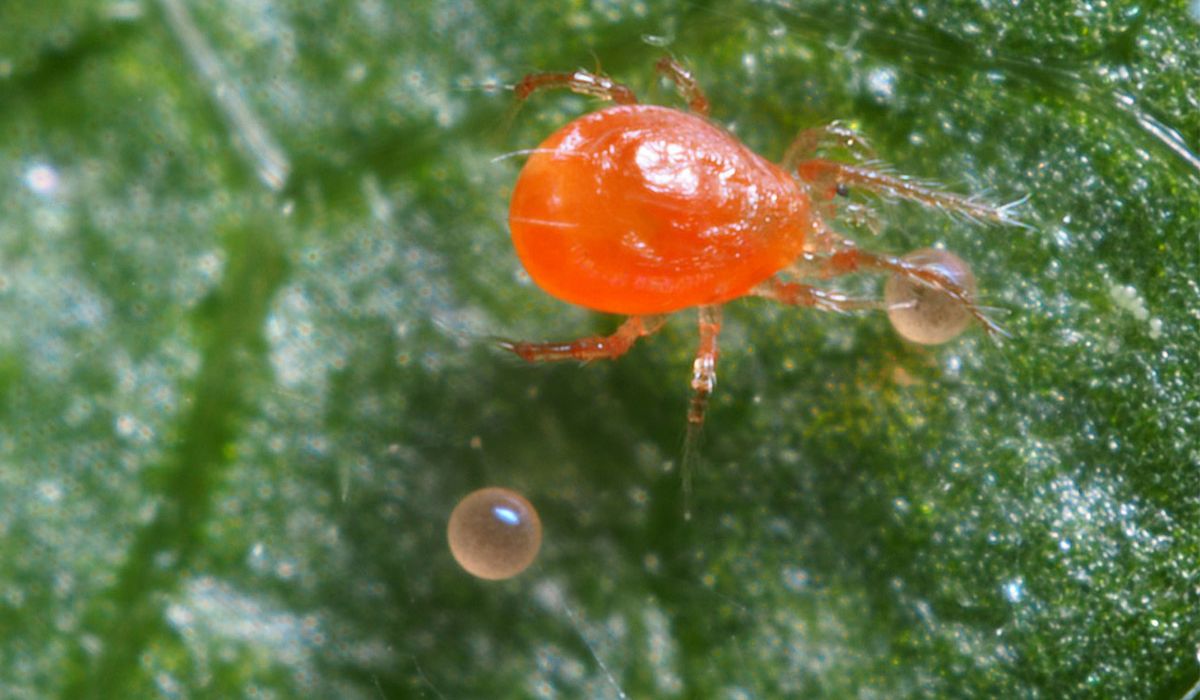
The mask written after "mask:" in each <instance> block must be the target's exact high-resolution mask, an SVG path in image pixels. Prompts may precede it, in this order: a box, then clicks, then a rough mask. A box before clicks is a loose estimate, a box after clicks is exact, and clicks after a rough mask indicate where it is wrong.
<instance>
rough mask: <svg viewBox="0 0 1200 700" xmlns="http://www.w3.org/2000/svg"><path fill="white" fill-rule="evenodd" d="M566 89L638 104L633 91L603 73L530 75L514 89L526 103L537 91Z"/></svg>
mask: <svg viewBox="0 0 1200 700" xmlns="http://www.w3.org/2000/svg"><path fill="white" fill-rule="evenodd" d="M545 88H566V89H567V90H570V91H571V92H577V93H579V94H580V95H590V96H592V97H599V98H600V99H602V100H609V101H612V102H616V103H617V104H621V105H634V104H637V97H635V96H634V94H633V90H630V89H629V88H628V87H626V86H624V85H622V84H621V83H618V82H616V81H614V80H613V79H612V78H610V77H608V76H607V75H604V74H601V73H590V72H588V71H585V70H577V71H575V72H573V73H530V74H529V75H527V76H525V77H524V78H522V79H521V82H519V83H517V85H516V87H514V88H513V92H514V93H516V96H517V100H518V101H520V102H524V101H525V100H526V99H528V98H529V96H530V95H531V94H533V93H534V92H535V91H537V90H542V89H545Z"/></svg>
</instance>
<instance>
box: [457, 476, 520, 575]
mask: <svg viewBox="0 0 1200 700" xmlns="http://www.w3.org/2000/svg"><path fill="white" fill-rule="evenodd" d="M446 536H447V538H448V539H449V541H450V553H451V554H453V555H454V559H455V561H457V562H458V564H459V566H461V567H462V568H464V569H466V570H467V573H469V574H471V575H473V576H478V577H479V578H482V579H488V580H491V581H495V580H500V579H506V578H511V577H513V576H516V575H517V574H519V573H521V572H522V571H524V570H525V569H526V568H527V567H528V566H529V565H530V564H532V563H533V560H534V559H535V558H536V557H537V553H538V549H539V548H540V547H541V546H542V521H541V519H539V518H538V514H537V511H536V510H534V508H533V505H532V504H530V503H529V501H527V500H526V499H525V497H524V496H522V495H521V494H519V493H517V492H515V491H510V490H509V489H504V488H498V487H489V488H484V489H479V490H478V491H473V492H471V493H470V494H467V496H466V497H465V498H463V499H462V500H461V501H459V502H458V505H457V506H455V507H454V511H453V512H452V513H450V524H449V525H448V526H447V528H446Z"/></svg>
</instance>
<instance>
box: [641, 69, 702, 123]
mask: <svg viewBox="0 0 1200 700" xmlns="http://www.w3.org/2000/svg"><path fill="white" fill-rule="evenodd" d="M654 68H655V70H657V71H658V72H659V73H662V74H663V75H665V76H667V77H668V78H670V79H671V82H673V83H675V87H676V88H677V89H678V90H679V94H680V95H682V96H683V99H685V100H687V103H688V108H689V109H691V110H692V111H693V112H695V113H696V114H699V115H700V116H703V117H707V116H708V97H707V96H706V95H705V94H704V90H703V89H702V88H701V87H700V83H698V82H696V78H695V76H693V75H692V72H691V71H689V70H688V69H687V68H685V67H684V66H683V64H682V63H680V62H679V61H676V60H675V59H673V58H671V57H670V56H663V57H662V58H660V59H658V62H657V63H655V64H654Z"/></svg>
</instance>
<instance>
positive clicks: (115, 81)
mask: <svg viewBox="0 0 1200 700" xmlns="http://www.w3.org/2000/svg"><path fill="white" fill-rule="evenodd" d="M668 52H669V53H670V54H672V55H674V56H676V57H678V58H679V59H680V60H681V61H683V62H684V63H686V64H687V65H688V66H689V67H690V68H691V69H692V70H693V71H694V73H695V74H696V76H697V78H698V79H699V81H700V83H701V84H702V85H703V87H704V89H705V90H706V91H707V93H708V95H709V97H710V98H711V100H712V104H713V115H712V118H713V119H714V121H716V122H717V123H719V124H721V125H723V126H725V127H727V128H729V129H730V130H732V131H733V132H734V133H736V134H737V135H738V136H739V137H740V138H741V139H743V140H744V141H745V142H746V143H747V144H749V145H750V146H751V147H752V148H754V149H755V150H756V151H758V152H760V153H763V154H764V155H766V156H767V157H769V158H772V159H778V158H779V157H780V155H781V154H782V152H783V150H784V148H785V147H786V146H787V144H788V142H789V141H790V139H791V138H792V137H793V136H794V134H795V133H796V132H798V131H799V130H800V129H802V128H806V127H811V126H816V125H820V124H824V123H827V122H830V121H832V120H835V119H840V120H843V121H844V122H846V123H849V124H851V125H853V126H854V127H856V128H858V129H859V130H861V131H862V132H863V133H864V134H865V135H867V137H869V139H870V140H871V141H872V143H873V144H874V146H875V148H876V150H877V151H878V153H879V154H880V157H881V158H883V159H885V160H886V161H888V162H889V163H891V164H892V165H894V166H895V167H896V169H897V170H899V171H901V172H904V173H910V174H913V175H918V176H921V177H923V178H929V179H932V180H937V181H939V182H942V183H945V185H946V187H947V188H948V189H951V190H954V191H958V192H968V193H982V194H984V195H986V196H987V197H988V198H990V199H992V200H994V201H998V202H1007V201H1014V200H1018V199H1021V198H1024V197H1028V199H1027V201H1026V202H1025V203H1024V204H1023V205H1022V206H1021V208H1020V212H1021V214H1020V215H1021V218H1022V220H1023V221H1024V223H1026V224H1027V227H1025V228H1021V227H996V226H979V225H971V224H970V223H969V222H964V221H960V220H957V219H955V218H953V217H948V216H944V215H942V214H940V213H937V212H930V211H925V210H920V209H918V208H916V207H913V206H910V205H907V204H903V203H890V202H877V203H876V206H877V207H878V210H879V212H880V215H881V219H882V221H883V223H884V230H883V232H882V233H881V234H880V235H879V236H878V237H873V236H872V234H870V233H867V232H862V231H854V230H853V229H852V228H847V230H851V231H852V233H853V235H854V236H855V237H856V239H857V240H859V241H860V242H861V243H862V245H863V246H864V247H867V248H869V249H872V250H878V251H885V252H893V253H903V252H905V251H908V250H912V249H915V248H918V247H924V246H928V245H934V244H937V245H943V246H945V247H946V248H948V249H950V250H953V251H955V252H956V253H957V254H959V255H960V256H961V257H962V258H964V259H965V260H967V261H969V262H970V263H971V265H972V266H973V269H974V272H975V274H976V276H977V278H978V279H979V284H980V288H981V290H982V295H983V300H984V302H983V303H985V304H986V305H988V306H989V307H993V308H994V309H996V310H995V311H993V312H992V313H993V315H995V316H996V317H997V318H998V319H999V320H1000V322H1001V323H1002V325H1003V326H1004V327H1005V328H1006V330H1007V331H1008V332H1009V333H1010V334H1011V338H1009V339H1007V340H1006V341H1004V342H999V343H998V342H993V341H992V340H990V339H988V338H987V337H985V336H984V335H983V334H982V333H981V332H980V331H979V330H978V329H976V330H974V331H972V332H969V333H968V334H967V335H965V336H964V337H962V338H960V339H958V340H956V341H954V342H952V343H950V344H948V345H945V346H940V347H936V348H922V347H917V346H913V345H910V344H907V343H905V342H904V341H902V340H900V339H899V338H898V337H897V336H896V335H895V334H894V332H893V331H892V330H891V328H890V327H889V325H888V321H887V319H886V318H885V317H884V315H883V314H879V313H868V314H862V315H832V314H827V313H821V312H818V311H810V310H804V309H794V308H783V307H778V306H774V305H772V304H770V303H767V302H764V301H761V300H740V301H737V302H734V303H733V304H731V305H730V306H729V307H728V308H727V309H726V314H725V321H726V323H725V330H724V332H723V335H722V338H721V343H722V357H721V362H720V366H719V369H718V371H719V376H720V382H719V388H718V390H717V393H716V394H715V395H714V397H713V403H712V406H711V408H710V412H709V416H708V425H707V430H706V434H705V439H704V443H703V446H702V455H703V458H702V463H701V465H700V469H699V470H698V471H697V473H696V474H695V475H694V477H695V478H694V485H695V492H694V507H695V517H694V518H693V519H692V520H691V521H685V520H684V519H683V517H682V514H683V500H682V491H681V487H680V475H679V473H678V469H677V465H678V462H679V457H680V454H681V445H682V439H683V434H684V424H685V421H684V416H685V410H686V406H687V402H688V396H689V392H690V388H689V382H688V380H689V378H690V362H691V358H692V355H693V353H694V351H695V343H696V335H695V333H696V331H695V317H694V313H693V312H682V313H680V314H678V315H677V317H675V318H673V320H672V321H671V323H669V324H668V326H667V327H666V328H665V329H664V330H663V331H661V332H660V333H658V334H657V335H656V336H654V337H653V338H650V339H647V340H645V341H643V342H642V343H640V344H639V345H638V346H637V347H635V348H634V349H633V351H631V352H630V353H629V354H628V355H626V356H625V357H624V358H621V359H620V360H618V361H615V362H594V363H591V364H587V365H578V364H574V363H560V364H540V365H527V364H524V363H522V362H520V361H519V360H518V359H516V358H514V357H511V356H509V355H507V354H505V353H503V352H502V351H501V350H499V349H497V348H496V347H495V346H494V344H493V342H492V338H494V337H497V336H499V337H506V338H522V339H530V340H540V339H555V340H559V339H568V338H573V337H578V336H580V335H586V334H590V333H605V332H609V331H610V330H611V329H612V328H614V327H615V325H616V323H617V322H618V319H616V318H613V317H608V316H603V315H597V314H592V313H589V312H586V311H584V310H582V309H578V308H574V307H570V306H568V305H566V304H563V303H561V302H558V301H556V300H554V299H553V298H551V297H549V296H548V295H546V294H544V293H543V292H541V291H540V290H539V289H537V288H536V287H535V286H534V285H533V284H532V283H531V282H530V281H529V279H528V277H527V276H525V275H524V273H523V272H522V270H521V268H520V264H519V262H518V261H517V258H516V256H515V254H514V252H513V250H512V247H511V244H510V242H509V238H508V234H507V222H506V215H507V199H508V195H509V193H510V192H511V188H512V185H513V183H514V181H515V178H516V175H517V172H518V171H519V168H520V166H521V162H522V156H521V155H520V151H522V150H523V149H528V148H531V147H533V146H535V145H536V144H537V143H539V142H540V140H541V139H542V138H544V137H545V136H546V135H548V134H549V133H550V132H551V131H553V130H554V129H555V128H557V127H558V126H560V125H562V124H564V123H566V122H567V121H569V120H570V119H571V118H572V117H574V116H577V115H579V114H582V113H584V112H586V111H588V110H592V109H595V108H597V103H596V101H594V100H591V99H588V98H584V97H581V96H578V95H572V94H570V93H566V92H548V93H545V94H540V93H539V94H538V95H536V96H535V97H534V98H533V99H531V100H530V101H529V102H528V103H527V104H525V105H524V106H522V107H521V108H520V109H519V110H517V109H515V107H514V102H513V98H512V95H511V93H510V92H509V91H508V90H507V89H504V86H510V85H512V84H514V83H516V82H517V81H518V80H520V78H521V77H522V76H524V75H525V74H527V73H529V72H534V71H570V70H575V69H577V68H587V69H593V70H595V69H600V70H603V71H604V72H606V73H608V74H610V75H612V76H613V77H614V78H615V79H617V80H620V81H622V82H624V83H626V84H628V85H629V86H630V87H631V88H632V89H634V90H635V91H636V92H637V93H638V95H639V96H640V97H641V98H642V99H643V100H645V101H649V102H657V103H661V104H668V105H676V106H678V105H679V104H680V101H679V98H678V97H677V96H676V95H675V94H674V92H673V90H672V89H671V87H670V85H669V84H667V83H665V82H663V81H661V80H660V79H659V78H657V77H656V75H655V73H654V70H653V64H654V62H655V61H656V60H657V59H658V58H660V57H661V56H663V55H664V54H665V53H668ZM1197 149H1200V5H1197V3H1196V2H1194V1H1193V2H1190V3H1189V2H1145V3H1141V4H1136V3H1124V2H1110V3H1104V2H1099V3H1095V2H1093V3H1084V2H1067V1H1065V0H1041V1H1037V0H1034V1H1032V2H1030V1H1026V2H1016V1H1014V2H1012V3H991V2H985V3H955V2H932V3H923V4H914V3H910V2H880V3H861V4H843V3H837V2H802V1H799V0H797V1H795V2H787V1H785V0H775V1H766V0H764V1H762V2H732V3H710V2H684V1H683V0H678V1H676V2H662V3H645V2H623V1H612V2H610V1H607V0H605V1H601V0H596V1H594V2H568V3H557V2H542V1H541V0H532V1H530V2H519V3H518V2H477V3H473V2H466V1H458V2H432V1H430V2H423V1H421V0H417V1H416V2H383V1H381V0H364V1H363V2H353V3H350V2H335V1H332V0H322V1H310V0H251V1H248V2H243V1H240V0H239V1H234V0H224V1H220V2H213V3H199V2H187V1H186V0H160V1H159V2H151V1H150V0H106V1H105V2H85V1H84V0H61V1H58V2H47V3H32V2H16V1H10V2H5V3H3V4H0V184H2V185H3V187H2V188H0V415H2V422H0V696H3V697H5V698H53V697H62V698H135V697H136V698H140V697H168V698H177V697H188V698H209V697H211V698H233V697H247V698H250V697H259V698H261V697H275V698H286V697H327V698H408V697H428V698H509V697H511V698H521V697H564V698H574V697H598V698H616V697H634V698H643V697H681V698H682V697H688V698H729V699H731V700H732V699H735V698H776V697H829V698H844V697H864V698H875V697H878V698H895V697H955V698H957V697H1045V698H1068V697H1121V698H1172V699H1174V698H1182V697H1184V696H1186V697H1188V698H1192V697H1194V696H1195V694H1196V689H1195V686H1196V684H1197V680H1198V679H1200V662H1198V659H1197V653H1198V644H1200V637H1198V634H1200V632H1198V631H1200V438H1198V437H1197V434H1198V432H1200V376H1198V375H1200V372H1198V368H1200V282H1198V279H1200V158H1198V157H1197V155H1196V152H1195V151H1196V150H1197ZM855 196H858V195H855ZM843 226H845V224H843ZM881 281H882V280H880V279H877V278H867V277H862V278H854V279H850V280H848V281H844V282H839V284H840V286H841V288H843V289H847V290H850V291H855V292H858V293H866V294H878V290H879V288H880V282H881ZM489 485H500V486H507V487H510V488H514V489H517V490H519V491H521V492H522V493H524V494H525V495H526V496H527V497H528V498H529V499H530V500H531V501H532V502H533V503H534V505H535V506H536V507H537V509H538V511H539V513H540V515H541V519H542V521H543V523H544V527H545V540H544V545H543V548H542V552H541V554H540V556H539V558H538V560H537V562H535V564H534V566H533V567H532V568H531V569H530V570H528V571H526V572H525V573H524V574H522V575H520V576H518V577H516V578H514V579H511V580H508V581H502V582H486V581H482V580H478V579H474V578H472V577H471V576H469V575H468V574H466V573H465V572H464V571H463V570H462V569H460V568H459V567H458V566H457V565H456V563H455V562H454V560H453V559H452V558H451V556H450V553H449V549H448V547H447V545H446V541H445V526H446V519H447V518H448V516H449V513H450V511H451V509H452V508H453V507H454V505H455V503H456V502H457V501H458V500H459V499H460V498H461V497H462V496H464V495H465V494H467V493H468V492H470V491H472V490H474V489H476V488H480V487H483V486H489Z"/></svg>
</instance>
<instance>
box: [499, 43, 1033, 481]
mask: <svg viewBox="0 0 1200 700" xmlns="http://www.w3.org/2000/svg"><path fill="white" fill-rule="evenodd" d="M657 68H658V70H659V71H660V72H662V73H663V74H665V75H666V76H667V77H668V78H670V79H671V80H672V81H673V82H674V83H675V84H676V86H677V87H678V88H679V91H680V92H681V94H682V95H683V97H684V98H685V99H686V100H687V102H688V104H689V106H690V110H691V111H690V113H689V112H683V111H680V110H676V109H671V108H668V107H660V106H654V105H643V104H638V102H637V99H636V97H635V96H634V94H633V92H632V91H631V90H630V89H629V88H628V87H626V86H624V85H621V84H619V83H616V82H614V81H612V80H611V79H610V78H608V77H606V76H604V75H598V74H594V73H589V72H586V71H576V72H574V73H536V74H532V75H528V76H526V77H525V79H524V80H522V81H521V82H520V83H519V84H518V85H517V87H516V93H517V97H518V99H521V100H523V99H525V98H527V97H528V96H529V95H530V93H532V92H534V91H535V90H538V89H541V88H550V87H554V88H566V89H569V90H572V91H575V92H578V93H582V94H586V95H591V96H594V97H598V98H601V99H605V100H609V101H612V102H614V103H616V104H615V105H614V106H610V107H607V108H605V109H601V110H599V111H596V112H592V113H590V114H586V115H584V116H582V117H579V118H578V119H575V120H574V121H572V122H570V123H569V124H567V125H566V126H564V127H562V128H561V129H559V130H558V131H556V132H555V133H554V134H552V135H551V136H550V137H549V138H547V139H546V140H545V141H544V142H542V144H541V145H540V146H538V148H536V149H535V150H534V151H532V153H531V155H530V157H529V159H528V160H527V162H526V163H525V167H524V168H523V169H522V171H521V174H520V177H519V178H518V180H517V184H516V188H515V189H514V191H513V195H512V203H511V206H510V209H509V227H510V229H511V231H512V239H513V244H514V246H515V247H516V251H517V255H518V256H519V257H520V259H521V262H522V264H523V265H524V266H525V269H526V271H528V273H529V275H530V277H531V278H532V279H533V281H534V282H536V283H537V285H538V286H539V287H541V288H542V289H544V290H545V291H546V292H548V293H550V294H551V295H553V296H555V297H558V298H559V299H562V300H563V301H567V302H570V303H572V304H577V305H579V306H584V307H587V308H590V309H595V310H597V311H603V312H608V313H613V314H622V315H625V316H628V319H627V320H626V321H625V322H624V323H623V324H622V325H621V326H620V328H618V329H617V331H616V332H615V333H613V334H612V335H608V336H593V337H587V338H581V339H579V340H575V341H572V342H566V343H528V342H509V341H505V342H502V346H503V347H505V348H506V349H508V350H511V351H512V352H514V353H516V354H517V355H519V356H521V357H522V358H524V359H526V360H529V361H538V360H566V359H576V360H592V359H599V358H614V357H617V356H619V355H621V354H623V353H625V352H626V351H627V350H628V349H629V348H630V347H631V346H632V345H633V343H634V342H635V341H636V340H637V339H638V338H640V337H642V336H646V335H649V334H651V333H653V332H654V331H656V330H657V329H658V328H660V327H661V326H662V324H663V322H664V320H665V314H669V313H671V312H674V311H679V310H681V309H688V308H697V309H698V310H699V323H700V347H699V350H698V352H697V354H696V359H695V363H694V365H693V376H692V388H693V398H692V401H691V406H690V409H689V411H688V425H689V431H688V432H689V437H688V446H689V447H690V446H691V444H692V443H693V442H694V439H695V436H696V435H697V434H698V431H699V428H700V426H701V425H702V424H703V420H704V412H705V407H706V405H707V400H708V396H709V394H710V393H711V391H712V389H713V386H714V383H715V381H716V360H717V335H718V333H719V332H720V327H721V305H722V304H724V303H726V302H728V301H732V300H734V299H737V298H739V297H744V296H759V297H767V298H770V299H774V300H776V301H779V302H782V303H785V304H791V305H796V306H812V307H816V308H820V309H825V310H832V311H851V310H856V309H864V308H877V309H878V308H884V305H883V304H882V302H881V301H879V300H876V299H858V298H852V297H848V296H846V295H844V294H840V293H838V292H835V291H828V290H824V289H821V288H818V287H814V286H810V285H808V284H803V283H800V282H797V281H794V279H796V278H806V277H807V278H814V277H815V278H818V279H825V278H830V277H835V276H838V275H844V274H848V273H852V272H856V271H860V270H873V271H880V272H887V273H891V274H892V275H894V276H898V277H900V278H903V279H905V280H908V281H910V282H912V283H915V284H920V285H924V286H927V287H931V288H933V289H935V290H937V291H939V292H941V293H943V294H945V295H947V296H949V297H950V298H951V299H952V300H953V301H954V302H957V303H958V304H961V305H962V307H963V308H964V309H966V310H967V311H969V312H970V313H971V314H972V315H973V316H974V317H975V318H976V319H978V320H979V321H980V322H981V323H982V324H983V326H984V327H985V328H986V329H988V330H989V331H995V330H998V329H997V328H996V326H995V325H994V324H992V322H991V321H990V320H989V319H988V318H987V317H986V316H984V314H983V313H982V312H981V311H980V310H979V309H978V308H977V307H976V306H975V304H974V302H973V299H972V294H971V291H970V290H968V289H967V288H965V287H963V286H961V285H960V284H959V283H958V281H956V279H955V278H953V277H951V276H949V275H946V274H945V273H944V272H943V271H942V270H940V269H939V268H937V267H934V266H927V267H922V266H921V265H919V264H915V263H912V262H909V261H906V260H904V259H901V258H898V257H891V256H886V255H877V254H873V253H869V252H866V251H864V250H862V249H860V248H859V247H857V246H856V245H855V244H854V243H853V242H852V241H850V240H848V239H846V238H844V237H842V236H841V235H839V234H838V233H836V232H835V231H834V230H833V229H832V228H831V225H830V222H831V221H832V219H833V218H834V216H835V215H836V213H837V212H836V203H837V202H836V198H837V196H838V195H843V194H846V193H847V192H848V188H849V187H856V188H861V189H863V190H867V191H870V192H874V193H877V194H881V195H884V196H887V197H894V198H906V199H911V200H913V201H916V202H919V203H921V204H923V205H926V206H929V207H933V208H937V209H942V210H946V211H951V212H956V213H960V214H963V215H965V216H966V217H968V218H971V219H976V220H985V221H993V222H998V223H1014V222H1013V220H1012V218H1011V217H1010V214H1011V212H1010V211H1009V209H1010V208H1011V207H992V206H989V205H987V204H983V203H981V202H979V201H978V200H975V199H972V198H968V197H963V196H960V195H956V194H952V193H949V192H945V191H942V190H939V189H937V188H936V187H933V186H931V185H928V184H925V183H922V182H919V181H916V180H913V179H910V178H907V177H903V176H899V175H895V174H892V173H891V172H888V171H887V170H885V169H882V168H881V167H879V166H878V165H877V164H876V165H873V166H872V165H869V164H865V163H861V162H859V163H844V162H839V161H835V160H829V159H826V158H823V157H820V154H821V152H822V150H823V149H825V148H827V147H831V146H832V147H837V148H842V149H848V150H850V151H851V152H852V153H854V154H856V155H858V156H859V159H860V160H864V159H865V158H867V157H870V154H869V149H868V148H867V146H866V142H865V140H864V139H863V138H862V137H861V136H859V135H858V134H856V133H855V132H853V131H851V130H850V129H848V128H846V127H844V126H842V125H840V124H837V123H834V124H831V125H829V126H827V127H823V128H818V129H810V130H806V131H803V132H801V133H800V134H799V136H797V137H796V139H795V140H794V141H793V143H792V145H791V146H790V147H789V148H788V150H787V152H786V153H785V155H784V157H783V159H782V161H781V162H780V163H778V164H776V163H772V162H771V161H768V160H767V159H765V158H763V157H762V156H759V155H758V154H756V153H754V152H753V151H751V150H750V149H749V148H747V147H746V146H745V145H743V144H742V143H741V142H740V141H738V140H737V138H735V137H734V136H733V135H732V134H730V133H729V132H728V131H726V130H724V129H722V128H721V127H719V126H717V125H715V124H713V123H712V122H710V121H709V120H708V118H707V117H708V99H707V98H706V97H705V96H704V93H703V91H702V90H701V89H700V87H699V85H698V84H697V83H696V81H695V80H694V79H693V77H692V75H691V74H690V73H689V72H688V71H687V69H685V68H684V67H683V66H682V65H680V64H679V63H677V62H675V61H674V60H672V59H670V58H664V59H662V60H660V61H659V62H658V65H657ZM847 206H849V207H856V208H855V209H854V210H852V211H853V212H854V213H857V214H859V215H861V214H863V210H862V209H861V207H858V206H857V205H853V204H851V205H847ZM687 452H688V448H687V447H685V459H684V462H685V465H684V466H685V487H686V484H687V482H686V479H687V472H686V467H687V461H688V458H687Z"/></svg>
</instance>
